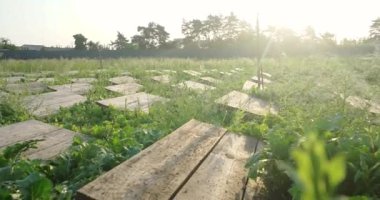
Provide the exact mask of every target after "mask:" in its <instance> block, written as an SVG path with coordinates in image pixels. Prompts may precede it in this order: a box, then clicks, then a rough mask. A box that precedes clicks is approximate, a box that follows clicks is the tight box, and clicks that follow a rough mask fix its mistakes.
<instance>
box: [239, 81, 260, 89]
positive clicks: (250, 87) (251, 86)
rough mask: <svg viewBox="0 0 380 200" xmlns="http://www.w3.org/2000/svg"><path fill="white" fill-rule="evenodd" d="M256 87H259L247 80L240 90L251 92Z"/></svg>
mask: <svg viewBox="0 0 380 200" xmlns="http://www.w3.org/2000/svg"><path fill="white" fill-rule="evenodd" d="M257 87H259V84H258V83H256V82H253V81H249V80H248V81H246V82H245V83H244V85H243V88H242V90H243V91H249V90H252V89H253V88H257Z"/></svg>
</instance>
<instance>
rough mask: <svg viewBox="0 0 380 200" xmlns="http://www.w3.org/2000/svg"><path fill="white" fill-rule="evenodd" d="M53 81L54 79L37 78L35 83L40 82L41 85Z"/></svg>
mask: <svg viewBox="0 0 380 200" xmlns="http://www.w3.org/2000/svg"><path fill="white" fill-rule="evenodd" d="M54 81H55V79H54V78H39V79H37V82H42V83H53V82H54Z"/></svg>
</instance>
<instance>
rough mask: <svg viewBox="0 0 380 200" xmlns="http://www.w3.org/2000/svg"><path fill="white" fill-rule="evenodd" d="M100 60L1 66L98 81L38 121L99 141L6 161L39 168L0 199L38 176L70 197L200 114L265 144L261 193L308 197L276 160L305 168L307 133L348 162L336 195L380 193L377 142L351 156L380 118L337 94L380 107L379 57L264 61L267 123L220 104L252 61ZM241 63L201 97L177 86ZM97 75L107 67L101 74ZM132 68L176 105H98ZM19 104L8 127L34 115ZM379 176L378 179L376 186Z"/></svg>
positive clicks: (11, 102)
mask: <svg viewBox="0 0 380 200" xmlns="http://www.w3.org/2000/svg"><path fill="white" fill-rule="evenodd" d="M102 63H103V66H101V65H100V62H99V61H98V60H88V59H72V60H65V59H62V60H59V59H57V60H27V61H22V60H0V71H1V72H2V75H3V76H5V75H9V74H11V73H12V72H23V73H36V72H41V71H51V72H49V73H47V74H45V75H44V76H45V77H55V78H56V82H55V83H53V84H64V83H68V82H69V81H70V79H71V78H76V77H96V78H97V79H98V81H97V82H95V83H94V88H93V90H92V91H90V92H89V93H88V94H87V97H88V101H87V102H85V103H82V104H79V105H76V106H74V107H72V108H69V109H62V110H61V111H60V112H59V113H58V114H56V115H53V116H49V117H48V118H42V119H39V120H42V121H44V122H47V123H50V124H54V125H57V126H62V127H65V128H67V129H70V130H74V131H77V132H80V133H83V134H86V135H89V136H91V137H90V138H91V139H90V140H89V141H81V140H80V139H78V140H76V141H75V143H74V145H73V147H72V149H71V150H70V151H69V152H67V153H65V154H64V155H62V156H61V157H59V158H57V159H56V160H53V161H48V162H37V161H27V160H24V159H23V158H19V157H17V156H16V158H12V159H4V160H6V161H4V162H3V163H2V162H0V169H2V167H9V166H13V167H14V166H19V165H20V163H21V164H22V163H24V164H23V165H30V166H31V167H20V170H21V171H22V172H23V174H24V175H23V176H13V179H9V180H6V181H7V182H6V183H7V184H4V180H3V182H2V183H0V188H1V190H0V197H1V195H2V194H3V193H4V194H6V192H10V193H20V191H21V195H27V193H26V192H25V191H24V190H17V189H19V187H20V186H19V185H17V181H18V180H23V179H26V178H27V177H28V175H30V174H32V172H33V173H34V172H36V173H38V174H39V175H38V177H46V178H47V179H48V180H49V181H51V183H52V186H51V187H52V188H50V189H51V190H50V191H51V193H49V195H52V197H54V198H60V197H62V198H63V197H68V198H71V197H73V196H72V195H75V191H76V190H77V189H78V188H80V187H81V186H83V185H84V184H86V183H88V182H89V181H91V180H93V179H94V178H96V177H97V176H99V175H100V174H101V173H103V172H104V171H107V170H110V169H112V167H114V166H115V165H117V164H119V163H121V162H122V161H124V160H126V159H128V158H130V157H131V156H133V155H135V154H136V153H138V152H139V151H141V150H142V149H143V148H145V147H147V146H149V145H150V144H152V143H154V142H155V141H157V140H158V139H160V138H161V137H163V136H165V135H167V134H169V133H170V132H172V131H173V130H175V129H176V128H178V127H180V126H181V125H182V124H184V123H186V122H187V121H188V120H190V119H192V118H195V119H198V120H201V121H204V122H207V123H212V124H215V125H220V126H223V127H226V128H228V129H229V130H231V131H233V132H236V133H241V134H247V135H251V136H255V137H257V138H260V139H262V140H263V142H264V143H266V148H264V149H263V151H262V153H260V154H258V155H257V156H256V157H255V158H253V159H252V161H251V162H250V163H249V165H248V167H250V168H251V173H252V177H260V178H261V180H262V182H263V184H264V186H263V188H264V189H263V190H262V191H263V192H262V195H265V196H267V197H271V198H272V199H288V198H290V197H291V194H290V193H288V190H289V189H290V188H296V189H298V190H299V191H302V188H303V187H302V185H301V186H300V185H297V186H296V185H295V184H294V183H296V182H297V181H296V180H295V179H294V177H292V176H288V175H287V173H286V172H285V171H284V170H283V169H282V168H279V167H278V166H277V164H276V163H278V162H279V161H281V162H283V163H286V164H287V165H289V166H290V167H289V168H294V169H295V170H297V168H296V165H295V160H294V159H293V158H292V156H291V154H292V152H293V151H294V150H295V149H298V148H303V147H302V144H303V142H304V141H305V140H307V138H308V137H307V133H308V132H310V130H317V131H316V132H318V133H319V135H320V137H319V138H320V139H321V140H322V141H323V142H324V144H325V147H326V149H327V151H326V152H327V156H328V158H332V157H333V156H334V155H337V154H341V153H342V154H344V155H345V158H346V165H347V166H348V167H347V170H346V179H345V180H344V181H343V182H342V183H341V184H340V185H339V187H338V188H337V189H336V194H339V195H346V196H355V195H368V196H371V197H379V196H380V194H378V192H377V191H380V186H379V184H380V178H379V177H380V175H379V174H380V171H379V169H378V168H376V166H377V165H380V164H378V163H379V160H380V158H379V159H377V157H378V155H380V153H379V148H378V146H376V145H377V144H375V143H374V142H372V143H374V144H373V149H372V150H371V149H370V150H366V149H364V147H363V149H361V148H359V149H356V150H357V151H358V152H359V153H357V154H356V153H352V151H353V150H351V149H354V148H356V147H357V146H363V145H364V144H367V143H368V141H367V139H365V138H371V139H370V140H371V141H378V138H379V137H380V136H379V135H380V128H379V126H377V125H374V124H373V121H374V120H376V119H377V118H378V116H375V115H373V114H371V113H368V112H366V111H362V110H357V109H353V108H352V107H350V106H348V105H346V103H345V102H344V100H343V99H342V98H340V97H339V95H340V94H343V96H346V97H347V96H349V95H357V96H361V97H363V98H366V99H372V100H374V101H377V102H380V84H379V78H378V77H379V76H377V75H379V70H380V59H375V58H374V59H372V60H363V59H360V58H337V57H331V58H327V57H308V58H286V59H281V60H276V59H266V60H264V61H263V66H264V71H265V72H269V73H270V74H272V75H273V76H272V78H271V79H272V80H273V83H271V84H268V85H266V86H267V89H266V90H264V91H251V92H250V94H253V95H256V96H259V97H261V98H263V99H265V100H268V101H271V102H272V103H273V104H275V105H276V106H278V108H279V110H280V112H279V116H267V117H258V116H253V115H250V114H245V113H243V112H240V111H236V110H234V109H230V108H226V107H223V106H220V105H217V104H215V103H214V101H215V99H217V98H219V97H221V96H223V95H225V94H227V93H228V92H230V91H231V90H240V89H241V87H242V85H243V83H244V82H245V80H247V79H249V78H250V77H251V76H253V75H255V74H256V66H255V61H254V60H250V59H226V60H222V59H220V60H194V59H164V58H162V59H137V58H136V59H109V60H103V62H102ZM235 67H240V68H242V69H243V70H244V71H242V72H238V73H237V74H234V75H232V76H223V75H221V74H220V73H219V72H212V71H208V72H207V73H205V75H207V76H211V77H214V78H217V79H221V80H222V81H223V82H222V83H220V84H218V85H216V90H213V91H209V92H206V93H197V92H194V91H189V90H183V89H178V88H174V87H172V86H171V85H172V84H176V83H179V82H181V81H184V80H195V81H197V78H195V77H191V76H189V75H187V74H185V73H182V70H184V69H192V70H195V71H201V70H208V69H217V70H218V71H224V72H227V71H230V70H231V69H234V68H235ZM98 69H104V70H105V71H101V72H97V71H96V70H98ZM152 69H155V70H161V69H169V70H175V71H177V74H173V75H172V78H173V81H172V83H171V84H169V85H165V84H159V83H156V82H153V81H152V80H151V79H150V77H151V76H153V75H156V74H154V73H150V72H146V71H145V70H152ZM71 70H78V71H79V73H78V74H75V75H68V74H67V73H68V72H69V71H71ZM124 71H129V72H130V73H131V76H133V77H135V78H137V79H139V80H140V84H142V85H143V86H144V88H143V89H142V91H146V92H148V93H151V94H155V95H160V96H163V97H166V98H168V99H170V101H169V102H167V103H159V104H156V105H154V106H153V107H152V108H151V111H150V113H149V114H144V113H141V112H138V111H136V112H131V111H118V110H115V109H112V108H103V107H100V106H98V105H97V104H96V103H95V102H96V101H97V100H99V99H105V98H110V97H115V96H118V94H115V93H113V92H109V91H106V90H105V89H104V86H107V85H108V81H107V80H108V79H109V78H110V77H113V76H116V75H117V74H119V73H121V72H124ZM30 81H33V80H30ZM3 84H4V83H3ZM21 98H22V96H16V95H11V96H9V97H8V98H5V99H3V101H2V104H1V107H0V111H1V116H0V123H1V124H3V125H5V124H11V123H14V122H18V121H23V120H27V119H30V118H34V117H33V116H31V115H29V114H28V113H27V112H26V111H25V110H23V109H22V108H21V107H20V103H19V102H20V99H21ZM355 137H356V138H359V140H358V141H355V142H352V140H353V139H352V138H355ZM337 141H339V142H340V143H338V142H337ZM372 143H369V144H372ZM350 148H351V149H350ZM351 153H352V155H351ZM363 159H364V160H363ZM376 159H377V160H376ZM11 160H17V162H11ZM264 161H265V162H264ZM25 162H26V164H25ZM363 163H365V165H363ZM297 166H298V165H297ZM365 167H367V168H371V167H375V168H374V169H373V170H372V171H368V170H367V171H365V169H366V168H365ZM30 168H32V169H30ZM255 170H256V171H255ZM358 172H360V173H358ZM68 174H69V175H68ZM351 176H352V177H356V178H355V180H353V179H352V180H351V178H350V177H351ZM371 177H373V178H372V179H371V180H370V178H371ZM29 178H30V177H29ZM38 180H40V179H38ZM41 180H42V179H41ZM43 180H45V179H43ZM371 181H372V182H371ZM366 182H370V183H373V185H372V186H368V185H367V186H368V187H367V188H368V189H366V188H365V187H363V186H362V185H363V184H364V183H366ZM45 185H46V187H48V186H49V184H45ZM345 187H346V188H349V189H345ZM305 188H307V187H305ZM29 189H30V188H27V189H25V190H29ZM3 191H4V192H3ZM23 191H24V192H23ZM2 192H3V193H2Z"/></svg>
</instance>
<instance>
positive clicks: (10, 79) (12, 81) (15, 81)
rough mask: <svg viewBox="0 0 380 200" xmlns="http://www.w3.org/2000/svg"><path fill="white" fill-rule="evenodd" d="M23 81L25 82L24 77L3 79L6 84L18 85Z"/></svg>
mask: <svg viewBox="0 0 380 200" xmlns="http://www.w3.org/2000/svg"><path fill="white" fill-rule="evenodd" d="M23 80H25V77H24V76H11V77H7V78H6V79H5V81H6V82H7V83H19V82H22V81H23Z"/></svg>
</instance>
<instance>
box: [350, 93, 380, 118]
mask: <svg viewBox="0 0 380 200" xmlns="http://www.w3.org/2000/svg"><path fill="white" fill-rule="evenodd" d="M346 102H347V103H348V104H350V105H351V106H352V107H354V108H358V109H367V110H368V111H369V112H371V113H374V114H380V104H377V103H375V102H373V101H370V100H366V99H363V98H360V97H358V96H349V97H347V98H346Z"/></svg>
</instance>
